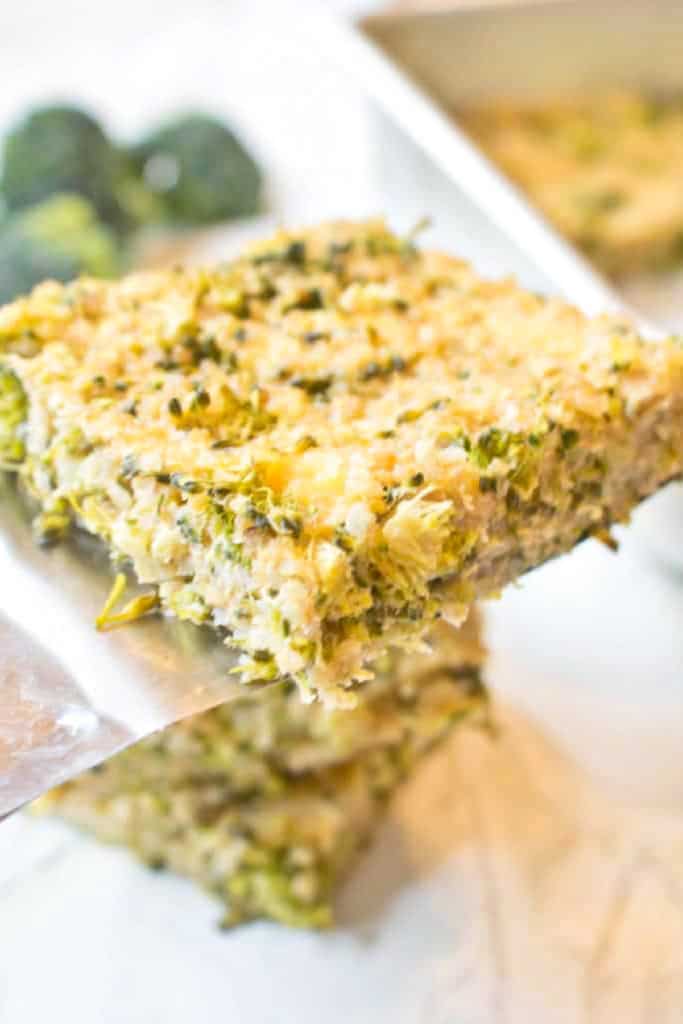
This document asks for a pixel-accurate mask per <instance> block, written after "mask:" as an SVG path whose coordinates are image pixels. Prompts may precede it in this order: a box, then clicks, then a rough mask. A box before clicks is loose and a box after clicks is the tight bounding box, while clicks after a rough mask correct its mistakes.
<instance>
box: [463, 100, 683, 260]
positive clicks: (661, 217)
mask: <svg viewBox="0 0 683 1024" xmlns="http://www.w3.org/2000/svg"><path fill="white" fill-rule="evenodd" d="M459 117H460V119H461V120H463V121H464V125H465V127H466V128H467V129H468V131H469V132H470V133H471V134H472V135H473V137H474V138H475V139H476V140H477V142H479V143H480V145H481V146H482V147H483V149H484V150H485V151H486V152H487V153H488V154H489V155H490V156H491V157H492V158H493V160H494V161H495V162H496V163H498V164H500V166H501V167H502V168H503V169H504V170H505V171H506V173H507V174H509V175H510V177H511V178H512V179H513V180H514V181H516V182H517V183H518V184H519V185H521V186H522V188H523V189H524V190H525V191H527V192H528V193H529V195H530V197H531V198H532V199H533V201H534V202H535V203H537V204H538V206H540V208H541V209H542V210H543V212H544V213H545V214H546V215H547V216H548V218H549V219H550V220H551V221H552V222H553V223H554V224H555V225H556V227H558V228H559V230H560V231H561V232H562V233H563V234H565V235H566V236H567V237H568V238H569V239H570V240H571V241H572V242H574V243H575V244H576V245H578V246H579V247H580V248H581V249H583V251H584V252H585V253H586V255H587V256H589V257H590V258H591V259H593V260H595V262H596V263H597V264H598V265H599V266H600V267H601V268H602V269H603V270H604V271H606V272H607V273H608V274H610V275H614V276H623V275H625V274H627V273H634V272H639V271H644V270H657V269H662V268H666V267H669V266H672V265H675V264H679V263H680V262H681V261H682V260H683V187H682V184H681V167H683V102H681V100H680V99H676V100H666V99H657V98H648V97H646V96H645V95H642V94H640V93H637V92H597V93H595V94H592V95H590V96H583V97H574V98H570V99H566V98H565V99H560V100H556V101H550V102H544V103H543V104H542V105H534V106H523V107H515V106H507V105H500V106H499V105H495V106H491V107H486V106H485V107H482V108H479V109H477V110H472V111H465V112H464V113H463V114H462V115H459Z"/></svg>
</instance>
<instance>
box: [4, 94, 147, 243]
mask: <svg viewBox="0 0 683 1024" xmlns="http://www.w3.org/2000/svg"><path fill="white" fill-rule="evenodd" d="M2 157H3V159H2V164H3V166H2V175H1V177H0V191H1V192H2V195H3V199H4V202H5V205H6V208H7V210H8V211H10V212H13V211H17V210H22V209H24V208H25V207H27V206H32V205H33V204H34V203H39V202H41V201H42V200H44V199H47V198H48V197H49V196H53V195H55V194H57V193H63V192H69V193H75V194H76V195H80V196H84V197H85V198H86V199H89V200H90V202H91V203H92V204H93V206H94V207H95V209H96V211H97V213H98V215H99V216H100V218H101V219H102V220H103V221H104V222H105V223H106V224H109V225H111V226H112V227H115V228H117V230H124V229H127V228H128V227H129V226H130V224H129V221H130V217H129V214H128V212H127V210H126V209H125V203H124V199H123V197H122V196H121V189H122V187H123V186H124V185H125V182H126V179H127V176H128V174H129V173H130V172H129V167H128V163H127V159H126V157H125V155H124V154H123V153H122V152H121V151H120V150H119V149H118V148H117V147H116V146H115V145H114V144H113V143H112V142H111V141H110V139H109V138H108V137H107V135H106V133H105V132H104V130H103V128H102V127H101V125H100V124H99V123H98V121H97V120H96V119H95V118H94V117H92V116H91V115H90V114H88V113H86V112H85V111H83V110H80V109H78V108H77V107H72V106H67V105H64V106H49V107H40V108H37V109H35V110H33V111H31V112H30V113H29V114H28V115H27V116H26V117H25V118H24V119H23V120H21V121H20V122H19V123H18V124H17V125H16V126H15V127H14V129H13V130H12V131H11V132H10V133H9V134H8V135H7V137H6V139H5V144H4V148H3V154H2Z"/></svg>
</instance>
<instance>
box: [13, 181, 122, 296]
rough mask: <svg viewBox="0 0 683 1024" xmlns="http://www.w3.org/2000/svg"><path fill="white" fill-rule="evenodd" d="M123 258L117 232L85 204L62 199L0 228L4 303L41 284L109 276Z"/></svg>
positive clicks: (15, 217)
mask: <svg viewBox="0 0 683 1024" xmlns="http://www.w3.org/2000/svg"><path fill="white" fill-rule="evenodd" d="M121 264H122V258H121V253H120V250H119V246H118V244H117V240H116V237H115V235H114V233H113V232H112V231H111V230H110V229H109V228H108V227H107V226H106V225H104V224H102V223H101V221H99V220H98V219H97V214H96V211H95V209H94V207H93V206H92V204H91V203H89V202H88V200H87V199H83V198H82V197H81V196H76V195H58V196H53V197H52V198H51V199H47V200H46V201H45V202H43V203H39V204H38V205H37V206H34V207H32V208H30V209H29V210H26V211H24V212H21V213H17V214H14V215H13V216H11V217H10V218H9V219H8V220H7V221H6V222H5V223H4V225H3V226H2V228H0V302H9V301H10V300H12V299H14V298H16V296H17V295H22V294H23V293H25V292H28V291H30V290H31V288H33V286H34V285H36V284H38V283H39V282H40V281H43V280H46V279H51V280H56V281H69V280H71V279H72V278H74V277H77V276H78V275H79V274H81V273H88V274H92V275H94V276H96V277H111V276H113V275H115V274H116V273H118V272H119V271H120V270H121Z"/></svg>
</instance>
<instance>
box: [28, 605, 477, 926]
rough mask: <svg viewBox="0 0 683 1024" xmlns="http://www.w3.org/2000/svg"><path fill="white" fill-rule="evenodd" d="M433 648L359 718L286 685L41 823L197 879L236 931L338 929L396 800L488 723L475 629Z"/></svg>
mask: <svg viewBox="0 0 683 1024" xmlns="http://www.w3.org/2000/svg"><path fill="white" fill-rule="evenodd" d="M454 637H455V638H456V639H454ZM434 639H435V642H436V647H435V651H434V653H433V654H431V655H428V654H423V655H404V656H403V657H402V658H401V657H396V656H394V657H392V658H390V659H389V660H388V661H387V663H386V664H385V665H383V666H382V671H380V672H379V673H378V675H377V677H376V679H375V680H374V681H373V682H372V683H371V684H370V686H369V687H368V689H367V691H366V694H365V699H364V701H363V702H362V705H361V706H359V707H358V708H356V709H354V710H349V711H335V710H329V709H326V708H325V707H324V706H323V705H321V704H314V705H302V703H301V701H300V700H299V699H298V697H297V695H296V694H295V693H293V692H292V687H291V686H289V687H288V686H287V685H285V684H278V685H276V686H274V687H273V688H272V689H270V690H268V691H264V692H261V693H260V694H254V695H253V696H252V697H249V696H247V697H244V698H243V699H241V700H238V701H236V702H233V703H230V704H228V705H224V706H223V707H221V708H217V709H216V710H214V711H210V712H208V713H205V714H203V715H199V716H197V717H196V718H194V719H191V720H189V721H186V722H182V723H179V724H178V725H176V726H173V727H171V728H170V729H167V730H165V731H164V732H162V733H160V734H158V735H157V736H154V737H151V738H149V739H147V740H144V741H143V742H141V743H139V744H137V745H136V746H134V747H132V748H131V749H129V750H128V751H125V752H123V753H122V754H120V755H118V756H116V757H114V758H113V759H112V760H110V761H108V762H106V763H105V764H104V765H102V766H101V767H100V768H98V769H97V770H94V771H91V772H88V773H86V774H85V775H83V776H82V777H80V778H79V779H77V780H75V781H73V782H70V783H67V784H66V785H63V786H61V787H60V788H59V789H57V790H54V791H53V792H52V793H50V794H48V796H47V797H44V798H43V799H42V800H41V801H39V802H38V804H37V805H36V810H38V811H40V812H42V813H49V814H58V815H60V816H62V817H64V818H66V819H67V820H69V821H71V822H73V823H75V824H77V825H80V826H82V827H84V828H85V829H87V830H88V831H91V832H93V833H94V834H95V835H96V836H97V837H99V838H100V839H102V840H104V841H107V842H113V843H122V844H124V845H126V846H127V847H130V848H131V849H132V850H133V851H134V852H135V853H136V854H137V855H138V856H139V857H140V858H141V859H142V860H143V861H144V862H146V863H148V864H150V865H152V866H154V867H158V868H161V867H168V868H169V869H171V870H173V871H176V872H179V873H180V874H182V875H186V876H188V877H189V878H191V879H193V880H194V881H195V882H197V883H198V884H200V885H201V886H203V887H205V888H207V889H208V890H210V891H211V892H213V893H214V894H215V895H216V896H217V897H218V898H219V899H220V900H222V901H223V903H224V904H225V908H226V911H225V918H224V922H225V924H237V923H239V922H241V921H245V920H251V919H253V918H258V917H266V918H272V919H274V920H276V921H280V922H281V923H283V924H289V925H294V926H300V927H323V926H326V925H329V924H330V923H331V921H332V900H333V896H334V892H335V887H336V884H337V882H338V881H339V879H340V878H341V877H342V876H343V875H344V874H345V873H346V871H347V870H348V868H349V866H350V864H351V863H352V861H353V859H354V856H355V855H356V854H357V853H358V851H359V850H360V849H361V848H362V847H363V846H364V845H365V844H366V843H367V842H368V841H369V838H370V836H371V833H372V830H373V828H374V826H375V825H376V824H377V821H378V818H379V813H380V811H381V810H382V808H383V806H384V805H385V803H386V800H387V797H388V796H389V795H390V793H391V792H392V790H393V789H394V788H395V786H396V785H397V784H398V783H399V782H400V781H401V780H402V779H404V778H405V777H406V776H407V775H410V774H411V773H412V772H413V771H414V770H415V768H416V767H417V765H418V763H419V761H420V759H421V758H422V757H423V756H424V754H425V753H426V751H427V750H428V749H430V748H431V747H432V746H433V745H434V744H435V743H437V742H439V741H440V740H442V739H443V738H444V737H445V736H446V735H447V734H448V733H449V732H450V730H451V728H452V727H453V725H454V724H455V723H457V722H461V721H470V722H472V723H474V722H482V721H485V720H486V717H487V710H486V698H485V693H484V690H483V688H482V685H481V682H480V679H479V666H480V663H481V659H482V651H481V648H480V647H479V644H478V641H477V636H476V632H475V629H474V626H473V625H472V626H469V627H468V628H467V630H466V632H465V633H464V634H462V635H458V634H457V633H456V632H455V631H454V630H450V629H448V628H447V627H444V626H442V627H441V628H440V629H439V630H437V634H436V635H435V638H434Z"/></svg>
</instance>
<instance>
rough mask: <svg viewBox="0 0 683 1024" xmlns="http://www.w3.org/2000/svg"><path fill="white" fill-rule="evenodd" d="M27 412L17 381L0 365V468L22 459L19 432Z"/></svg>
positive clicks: (22, 446)
mask: <svg viewBox="0 0 683 1024" xmlns="http://www.w3.org/2000/svg"><path fill="white" fill-rule="evenodd" d="M27 410H28V400H27V398H26V393H25V391H24V389H23V387H22V386H21V384H20V383H19V380H18V379H17V377H15V375H14V374H13V373H12V371H11V370H9V369H7V367H5V366H3V365H2V364H1V363H0V467H3V466H7V465H8V464H10V463H15V462H21V461H22V459H23V458H24V442H23V440H22V438H21V432H22V427H23V424H24V421H25V419H26V413H27Z"/></svg>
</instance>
